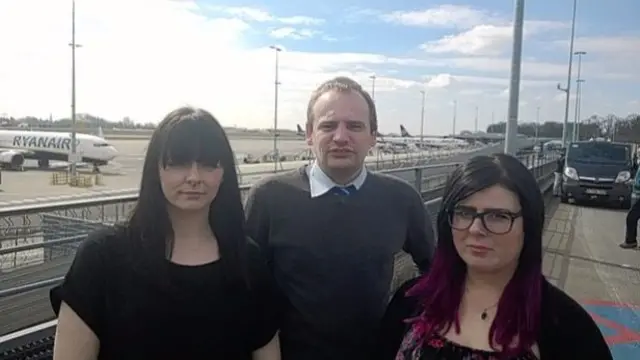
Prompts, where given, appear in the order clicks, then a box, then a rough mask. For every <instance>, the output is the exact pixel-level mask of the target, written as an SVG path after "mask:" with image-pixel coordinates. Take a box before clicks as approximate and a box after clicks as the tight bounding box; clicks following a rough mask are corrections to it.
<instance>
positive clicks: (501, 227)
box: [449, 207, 522, 235]
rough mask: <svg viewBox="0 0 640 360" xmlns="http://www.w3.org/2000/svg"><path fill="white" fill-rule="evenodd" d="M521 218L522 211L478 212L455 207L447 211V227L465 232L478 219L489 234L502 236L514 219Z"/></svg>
mask: <svg viewBox="0 0 640 360" xmlns="http://www.w3.org/2000/svg"><path fill="white" fill-rule="evenodd" d="M520 216H522V211H518V212H512V211H509V210H503V209H495V210H493V209H492V210H487V211H484V212H478V211H477V210H476V209H473V208H467V207H457V208H454V209H452V210H450V211H449V225H451V228H453V229H456V230H467V229H469V228H470V227H471V225H472V224H473V222H474V221H475V220H476V218H480V221H482V226H484V228H485V229H486V230H487V231H489V232H490V233H493V234H496V235H503V234H506V233H508V232H509V231H511V229H512V228H513V222H514V221H515V219H517V218H519V217H520Z"/></svg>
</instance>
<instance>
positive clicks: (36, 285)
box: [0, 157, 555, 360]
mask: <svg viewBox="0 0 640 360" xmlns="http://www.w3.org/2000/svg"><path fill="white" fill-rule="evenodd" d="M522 160H523V162H524V163H525V164H527V165H528V166H529V168H530V169H531V171H533V172H534V174H538V176H536V177H537V178H538V179H539V181H541V182H542V181H543V180H544V179H545V178H546V179H549V178H550V177H552V175H553V169H554V167H555V165H554V163H553V162H552V159H547V158H545V159H536V158H533V157H525V158H523V159H522ZM458 165H459V164H458V163H450V164H441V165H437V166H423V167H414V168H409V169H397V170H395V171H392V170H388V171H384V172H387V173H395V175H400V177H403V176H408V175H409V174H414V175H413V180H414V182H413V184H414V186H416V188H417V189H419V190H420V189H424V188H423V186H424V182H423V181H419V179H420V180H421V179H431V181H435V180H434V179H435V178H439V180H438V182H439V184H440V186H438V187H437V188H436V189H434V190H430V191H422V192H423V195H424V197H425V199H433V198H434V197H438V196H441V192H442V186H441V185H442V182H443V181H444V179H445V178H446V175H448V174H449V173H450V171H451V170H452V169H453V168H455V167H456V166H458ZM435 169H441V171H444V173H440V174H436V175H434V174H433V173H431V172H432V171H434V170H435ZM425 174H426V177H425ZM403 178H404V179H405V180H407V181H409V179H407V178H406V177H403ZM438 182H433V183H430V184H436V183H438ZM244 188H245V190H246V189H247V188H248V187H244ZM136 198H137V197H136V196H135V195H127V196H125V195H121V196H117V199H116V198H114V197H107V198H102V199H83V200H79V201H78V202H80V203H81V204H77V203H78V202H76V206H81V207H82V206H84V207H87V206H94V207H95V206H98V205H100V206H102V205H104V204H111V205H113V204H117V203H118V202H122V201H126V202H128V203H134V202H135V200H136ZM425 206H426V207H427V209H428V210H429V212H430V213H431V216H432V221H435V216H436V215H437V212H438V208H439V206H440V199H439V198H436V199H433V200H430V201H427V202H426V203H425ZM68 208H69V204H62V203H50V204H42V205H40V206H38V207H37V208H35V209H31V208H19V207H13V208H10V209H0V216H3V215H5V216H6V215H16V214H31V215H37V214H39V213H43V212H47V211H68V210H69V209H68ZM85 230H86V229H85ZM84 236H86V233H85V234H75V235H70V236H67V237H66V238H59V239H56V240H50V241H51V242H50V244H49V245H51V246H60V245H64V244H68V243H72V242H73V240H75V241H76V242H77V241H78V240H82V239H83V238H84ZM71 238H75V239H73V240H72V239H71ZM38 246H40V247H43V245H42V244H31V245H25V246H23V247H22V249H23V250H22V251H27V250H29V249H35V248H37V247H38ZM14 250H15V249H14ZM3 253H4V252H2V253H0V254H3ZM72 254H73V253H69V254H67V256H66V257H67V258H72V256H70V255H72ZM398 260H399V261H398V265H396V267H397V268H398V272H399V273H401V271H400V270H401V268H402V267H403V265H402V260H403V259H402V257H401V256H400V257H399V258H398ZM63 270H64V271H63V272H66V268H64V269H63ZM61 279H62V277H61V276H56V277H46V278H43V279H40V280H38V281H23V283H22V284H20V285H19V287H16V286H13V287H12V288H4V289H3V290H1V291H0V294H1V295H0V301H2V300H10V299H13V298H16V300H20V299H18V298H20V297H25V298H26V297H32V299H31V301H29V300H27V299H22V300H23V301H24V300H27V304H28V306H29V307H30V309H26V310H28V311H29V312H31V313H33V311H34V310H37V309H34V307H35V308H40V310H43V309H44V311H48V312H49V314H50V316H48V317H45V318H40V319H36V317H33V316H31V320H32V322H31V324H33V323H37V322H39V324H38V325H35V326H31V327H28V328H27V327H26V326H29V325H30V324H29V323H28V321H26V322H25V323H24V324H23V325H22V326H19V327H17V328H22V329H23V330H18V331H15V330H14V332H13V333H10V334H7V335H4V336H0V359H2V360H4V359H10V358H11V357H9V352H11V351H14V355H15V354H18V353H19V354H21V355H20V357H13V358H15V359H18V358H25V356H26V355H25V354H26V353H29V354H36V353H41V354H42V356H44V357H34V358H42V359H45V358H46V359H49V358H50V356H51V355H50V354H51V353H50V350H51V346H52V342H53V335H54V333H55V325H56V323H57V322H56V320H50V321H47V322H42V321H45V320H48V319H52V318H53V313H52V312H51V310H50V306H49V303H48V287H50V286H52V285H55V284H56V283H58V282H59V281H60V280H61ZM394 281H397V279H396V280H394ZM38 298H39V300H40V302H41V303H43V304H40V305H39V306H38V305H36V304H35V303H36V302H37V301H36V302H34V300H38ZM0 306H2V305H1V304H0ZM13 310H19V309H16V308H15V306H13ZM18 312H20V313H22V314H25V315H26V313H27V312H26V311H24V309H23V311H18ZM40 314H42V311H41V312H40ZM18 348H20V349H18ZM45 348H46V349H48V350H46V351H45V352H43V351H44V350H43V349H45ZM12 349H13V350H12ZM16 351H17V352H16ZM45 353H47V354H49V355H45ZM3 356H6V357H3ZM16 356H17V355H16ZM13 358H11V359H13Z"/></svg>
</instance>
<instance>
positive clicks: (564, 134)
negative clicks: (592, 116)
mask: <svg viewBox="0 0 640 360" xmlns="http://www.w3.org/2000/svg"><path fill="white" fill-rule="evenodd" d="M577 6H578V0H573V16H572V17H573V19H572V20H571V38H570V40H569V69H568V71H567V87H566V88H563V87H562V86H561V85H560V84H558V90H560V91H564V93H565V96H566V99H565V103H564V125H563V126H562V146H566V145H567V137H568V135H569V134H568V133H567V130H568V127H567V125H568V123H569V95H570V92H571V67H572V66H573V41H574V39H575V35H576V8H577Z"/></svg>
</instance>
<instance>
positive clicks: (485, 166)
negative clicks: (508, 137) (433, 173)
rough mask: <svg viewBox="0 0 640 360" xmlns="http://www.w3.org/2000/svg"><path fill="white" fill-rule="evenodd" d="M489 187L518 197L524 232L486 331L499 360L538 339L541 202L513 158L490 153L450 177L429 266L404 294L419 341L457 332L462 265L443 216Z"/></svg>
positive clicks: (530, 178) (527, 175) (535, 187)
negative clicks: (412, 299)
mask: <svg viewBox="0 0 640 360" xmlns="http://www.w3.org/2000/svg"><path fill="white" fill-rule="evenodd" d="M494 185H501V186H503V187H505V188H507V189H509V190H510V191H512V192H513V193H515V194H517V196H518V198H519V200H520V205H521V207H522V218H523V225H524V234H525V235H524V246H523V248H522V252H521V254H520V257H519V262H518V267H517V269H516V271H515V273H514V275H513V277H512V278H511V280H510V281H509V282H508V284H507V286H506V287H505V289H504V291H503V293H502V296H501V298H500V300H499V302H498V308H497V313H496V316H495V319H494V321H493V323H492V325H491V328H490V331H489V344H491V345H492V347H493V348H494V350H496V351H499V352H500V353H501V355H502V356H504V357H505V358H509V357H511V356H514V355H517V354H521V353H523V352H524V351H527V350H529V349H530V348H531V346H532V345H533V344H534V343H535V342H536V339H537V338H538V335H539V328H540V306H541V305H540V303H541V296H542V295H541V292H542V283H543V280H544V277H543V275H542V229H543V226H544V200H543V198H542V195H541V194H540V191H539V190H538V184H537V182H536V179H535V178H534V177H533V175H532V174H531V172H530V171H529V170H528V169H527V168H526V167H525V166H524V165H523V164H522V163H521V162H520V161H519V160H517V159H516V158H514V157H512V156H509V155H505V154H495V155H491V156H477V157H474V158H472V159H470V160H469V161H468V162H467V163H466V164H464V165H463V166H461V167H459V168H458V169H456V170H455V171H454V173H453V174H452V175H451V177H450V178H449V180H448V182H447V185H446V188H445V194H444V196H443V202H442V205H441V207H440V211H439V214H438V220H437V230H438V236H439V240H438V248H437V249H436V252H435V257H434V261H433V264H432V266H431V269H430V270H429V272H428V273H427V274H426V275H425V276H424V277H423V278H422V279H420V280H419V281H418V282H417V283H416V285H415V286H413V287H412V288H411V289H409V290H408V291H407V295H408V296H417V297H418V298H419V299H420V306H421V309H420V310H421V311H420V313H419V315H418V316H416V317H414V318H412V319H408V320H407V322H409V323H412V324H413V326H414V329H415V331H416V334H415V335H417V336H418V337H419V338H420V339H422V340H423V341H424V340H425V339H428V338H429V336H430V335H431V334H434V333H438V334H444V333H446V332H448V331H449V330H450V329H451V326H454V329H455V331H456V332H457V333H459V332H460V323H459V306H460V302H461V300H462V294H463V287H464V282H465V276H466V264H465V263H464V261H463V260H462V258H461V257H460V256H459V255H458V253H457V251H456V249H455V247H454V245H453V238H452V233H451V227H450V225H449V219H448V217H449V216H450V215H449V214H450V210H451V209H452V208H453V207H454V206H455V205H456V204H457V203H458V202H460V201H461V200H463V199H465V198H467V197H469V196H470V195H472V194H474V193H476V192H478V191H480V190H483V189H486V188H489V187H492V186H494ZM451 284H455V286H452V285H451ZM514 339H517V341H514Z"/></svg>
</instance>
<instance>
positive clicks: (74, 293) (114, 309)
mask: <svg viewBox="0 0 640 360" xmlns="http://www.w3.org/2000/svg"><path fill="white" fill-rule="evenodd" d="M269 274H270V272H269V269H268V267H267V265H266V262H265V261H264V260H263V258H262V256H261V255H260V252H259V249H258V247H257V245H256V244H255V243H252V242H251V241H249V240H247V238H246V237H245V230H244V213H243V207H242V202H241V199H240V190H239V187H238V179H237V175H236V165H235V156H234V154H233V151H232V149H231V146H230V144H229V140H228V139H227V136H226V135H225V133H224V130H223V128H222V127H221V126H220V124H219V123H218V121H217V120H216V119H215V118H214V117H213V116H212V115H211V114H209V113H208V112H206V111H204V110H200V109H193V108H189V107H184V108H179V109H177V110H175V111H172V112H171V113H169V114H168V115H167V116H166V117H165V118H164V120H162V122H161V123H160V124H159V126H158V128H157V129H156V130H155V131H154V133H153V135H152V137H151V140H150V142H149V146H148V148H147V153H146V157H145V160H144V165H143V169H142V181H141V186H140V194H139V198H138V201H137V203H136V205H135V207H134V208H133V212H132V213H131V217H130V219H129V221H127V222H126V223H125V224H123V225H117V226H109V227H106V228H105V229H102V230H98V231H96V232H94V233H93V234H90V235H89V236H88V238H87V239H86V240H85V241H84V242H83V243H82V244H81V245H80V247H79V248H78V251H77V253H76V256H75V259H74V261H73V264H72V265H71V268H70V269H69V271H68V273H67V275H66V277H65V279H64V282H63V283H62V284H61V285H60V286H58V287H56V288H54V289H53V290H52V291H51V303H52V306H53V309H54V311H55V312H56V314H57V315H58V326H57V330H56V338H55V344H54V355H53V358H54V360H89V359H114V360H115V359H118V360H123V359H135V360H144V359H154V360H155V359H224V360H227V359H234V360H236V359H237V360H250V359H253V360H278V359H280V349H279V345H278V336H277V330H278V328H279V321H278V319H279V315H278V314H279V311H278V310H277V309H279V307H280V296H279V295H278V294H279V293H278V292H277V291H276V288H275V286H274V282H273V281H272V279H271V278H270V275H269Z"/></svg>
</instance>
